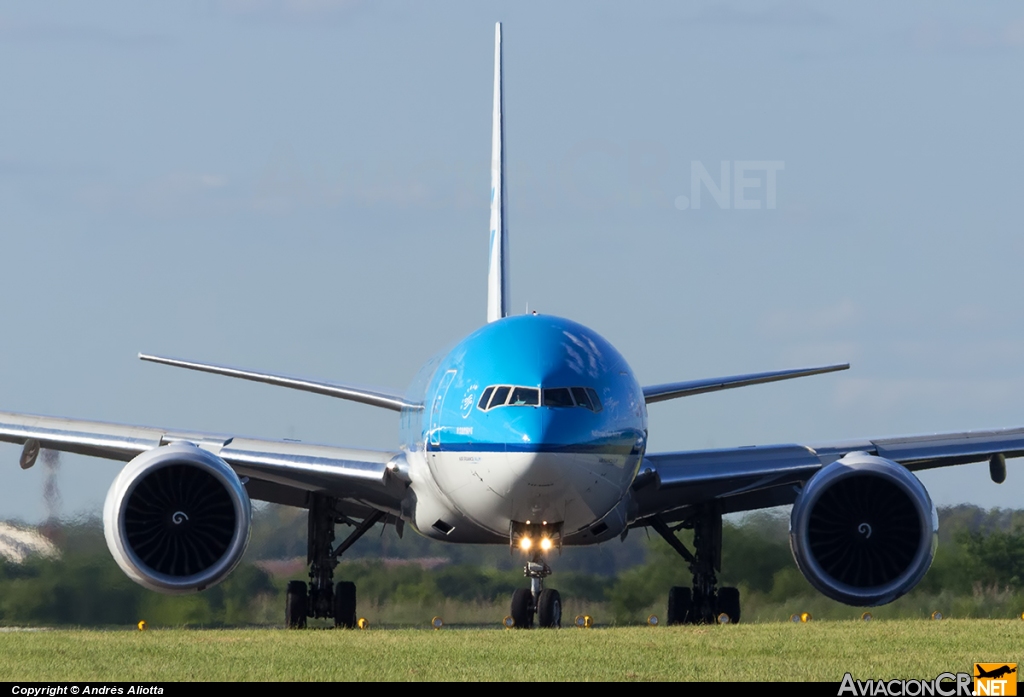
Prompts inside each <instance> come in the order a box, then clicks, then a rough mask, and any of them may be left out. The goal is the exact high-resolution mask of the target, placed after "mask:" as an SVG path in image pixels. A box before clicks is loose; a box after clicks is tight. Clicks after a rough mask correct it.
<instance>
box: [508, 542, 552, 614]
mask: <svg viewBox="0 0 1024 697" xmlns="http://www.w3.org/2000/svg"><path fill="white" fill-rule="evenodd" d="M523 574H524V575H525V576H526V577H527V578H528V579H530V587H529V588H519V589H518V590H516V592H515V593H513V594H512V611H511V613H510V614H511V615H512V620H513V622H515V626H516V627H519V628H520V629H530V628H531V627H533V618H534V615H536V617H537V625H538V626H540V627H548V628H557V627H561V626H562V597H561V596H560V595H559V594H558V591H556V590H554V589H551V588H544V579H545V578H547V577H548V576H550V575H551V567H550V566H548V564H547V562H546V561H544V557H543V556H542V555H541V553H540V552H534V554H533V558H532V559H531V560H530V561H529V562H527V564H526V566H525V567H523Z"/></svg>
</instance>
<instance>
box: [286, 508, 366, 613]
mask: <svg viewBox="0 0 1024 697" xmlns="http://www.w3.org/2000/svg"><path fill="white" fill-rule="evenodd" d="M337 504H338V501H337V499H334V498H330V497H328V496H324V495H322V494H314V495H313V498H312V500H311V501H310V506H309V535H308V548H307V549H308V551H307V553H306V563H307V564H309V585H308V586H307V585H306V582H305V581H290V582H289V583H288V590H287V593H286V594H285V609H284V623H285V626H286V627H288V628H289V629H303V628H304V627H305V626H306V618H308V617H313V618H318V619H332V618H333V619H334V626H335V627H344V628H345V629H352V628H353V627H355V626H356V584H354V583H352V582H351V581H339V582H338V583H337V584H335V583H334V567H336V566H337V565H338V559H339V558H340V557H341V555H342V554H343V553H344V552H345V550H347V549H348V548H349V547H351V546H352V545H353V544H354V543H355V542H356V540H358V539H359V538H360V537H362V536H363V535H364V534H365V533H366V531H367V530H369V529H370V528H372V527H373V526H374V525H375V524H376V523H377V522H378V521H380V519H381V518H383V517H384V513H383V512H382V511H375V512H374V513H372V514H371V515H369V516H367V517H366V518H364V519H363V521H362V522H361V523H359V524H358V525H356V528H355V530H353V531H352V532H351V533H350V534H349V536H348V537H347V538H345V540H344V542H342V543H341V544H339V545H338V546H337V547H335V546H334V526H335V525H336V524H337V523H349V524H352V523H350V521H349V519H348V518H346V517H345V516H343V515H341V514H340V512H339V511H338V507H337Z"/></svg>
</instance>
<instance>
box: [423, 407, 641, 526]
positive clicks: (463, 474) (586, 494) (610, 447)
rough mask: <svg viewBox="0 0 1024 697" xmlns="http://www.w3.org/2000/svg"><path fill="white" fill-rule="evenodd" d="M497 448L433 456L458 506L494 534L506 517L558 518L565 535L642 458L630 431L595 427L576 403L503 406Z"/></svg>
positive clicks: (605, 503) (589, 519) (585, 520)
mask: <svg viewBox="0 0 1024 697" xmlns="http://www.w3.org/2000/svg"><path fill="white" fill-rule="evenodd" d="M500 411H503V412H505V413H506V415H507V416H506V418H505V420H504V424H503V438H501V441H502V442H503V443H502V444H503V447H498V448H495V449H494V450H491V451H487V452H483V451H480V452H475V453H474V454H473V455H468V453H463V454H462V456H461V457H462V461H454V459H452V458H449V459H448V460H444V461H441V460H437V462H438V463H439V464H443V466H442V467H441V468H439V469H441V471H439V472H438V475H439V478H440V479H443V480H444V481H445V482H448V484H449V487H450V488H448V489H447V490H448V492H449V496H450V497H451V500H452V502H453V503H454V504H455V506H456V507H458V508H459V509H460V511H461V512H462V513H463V514H464V515H466V516H467V517H469V518H470V519H473V520H475V521H477V522H478V523H480V524H481V525H483V526H485V527H487V528H488V529H490V530H492V531H494V532H497V533H499V534H505V533H507V532H508V526H509V522H510V521H513V520H514V521H527V520H529V521H549V522H561V523H563V524H564V529H565V531H566V532H567V533H569V532H575V531H576V530H579V529H581V528H585V527H587V526H589V525H591V524H593V523H594V522H595V521H596V520H598V519H600V518H601V517H602V516H604V514H605V513H607V512H608V511H609V510H611V508H613V507H614V506H615V504H616V503H618V501H619V499H621V497H622V495H623V493H624V492H625V490H626V488H627V487H628V486H629V484H630V483H631V482H632V479H633V475H634V474H635V472H636V467H637V466H638V464H639V461H640V458H641V457H642V452H643V447H644V436H643V433H642V432H639V431H637V430H635V429H620V430H602V429H601V428H600V426H601V425H602V422H601V421H600V420H597V419H595V418H594V417H595V416H596V415H595V414H593V413H591V412H588V411H586V410H583V409H552V408H536V407H525V408H515V409H512V408H506V409H502V410H500Z"/></svg>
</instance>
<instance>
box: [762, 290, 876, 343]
mask: <svg viewBox="0 0 1024 697" xmlns="http://www.w3.org/2000/svg"><path fill="white" fill-rule="evenodd" d="M863 320H864V311H863V309H862V308H861V306H860V305H858V304H857V303H855V302H854V301H853V300H850V299H849V298H847V299H844V300H841V301H840V302H838V303H836V304H834V305H829V306H828V307H820V308H816V309H804V310H796V309H789V308H787V309H782V310H772V311H770V312H767V313H765V314H764V315H762V316H761V318H760V320H758V327H759V328H760V329H761V331H762V332H764V333H766V334H771V335H774V336H788V335H796V336H807V335H809V334H821V333H825V332H835V331H849V330H851V329H853V328H855V327H857V326H859V325H860V324H861V323H862V322H863Z"/></svg>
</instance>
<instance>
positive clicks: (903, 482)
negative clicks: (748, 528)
mask: <svg viewBox="0 0 1024 697" xmlns="http://www.w3.org/2000/svg"><path fill="white" fill-rule="evenodd" d="M938 529H939V519H938V515H937V514H936V512H935V506H934V505H933V504H932V500H931V497H929V496H928V492H927V491H926V490H925V488H924V485H923V484H921V482H920V480H918V478H917V477H915V476H914V475H913V474H912V473H911V472H910V471H909V470H907V469H906V468H905V467H902V466H901V465H898V464H897V463H895V462H893V461H892V460H886V459H885V458H882V457H877V456H874V455H868V454H867V453H863V452H855V453H850V454H848V455H846V456H845V457H843V458H842V459H841V460H837V461H836V462H833V463H832V464H830V465H828V466H826V467H824V468H823V469H822V470H821V471H820V472H818V473H817V474H815V475H814V476H813V477H811V479H810V481H808V482H807V484H806V485H805V486H804V488H803V491H802V492H801V493H800V495H799V496H798V497H797V500H796V502H795V503H794V504H793V513H792V516H791V517H790V523H789V541H790V547H791V548H792V550H793V558H794V559H795V560H796V564H797V566H798V567H800V571H801V572H802V573H803V575H804V576H805V577H806V578H807V580H808V581H810V582H811V585H812V586H814V587H815V588H817V589H818V590H819V591H821V592H822V593H824V594H825V595H827V596H828V597H830V598H832V599H834V600H838V601H839V602H841V603H846V604H847V605H884V604H885V603H889V602H892V601H893V600H895V599H896V598H898V597H900V596H901V595H903V594H904V593H906V592H907V591H909V590H910V589H911V588H913V587H914V586H916V585H917V584H918V582H919V581H920V580H921V578H922V577H923V576H924V575H925V573H926V572H927V571H928V567H930V566H931V564H932V558H933V557H934V556H935V547H936V544H937V543H938Z"/></svg>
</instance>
